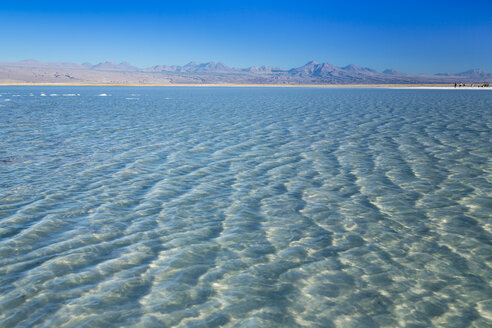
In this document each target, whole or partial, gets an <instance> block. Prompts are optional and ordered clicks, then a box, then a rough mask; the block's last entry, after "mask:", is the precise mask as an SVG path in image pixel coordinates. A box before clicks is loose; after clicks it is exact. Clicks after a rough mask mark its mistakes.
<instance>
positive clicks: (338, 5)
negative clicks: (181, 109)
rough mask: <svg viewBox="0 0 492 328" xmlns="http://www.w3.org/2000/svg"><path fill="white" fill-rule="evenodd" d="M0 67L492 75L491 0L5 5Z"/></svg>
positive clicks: (0, 19) (0, 14) (0, 20)
mask: <svg viewBox="0 0 492 328" xmlns="http://www.w3.org/2000/svg"><path fill="white" fill-rule="evenodd" d="M0 31H1V39H0V40H1V46H0V61H17V60H22V59H37V60H41V61H71V62H78V63H82V62H85V61H89V62H92V63H97V62H101V61H106V60H113V61H117V62H120V61H128V62H130V63H131V64H133V65H136V66H139V67H146V66H151V65H155V64H178V65H183V64H186V63H187V62H189V61H197V62H206V61H220V62H223V63H225V64H227V65H229V66H235V67H247V66H251V65H262V64H265V65H272V66H280V67H282V68H291V67H297V66H301V65H303V64H305V63H306V62H307V61H309V60H311V59H314V60H316V61H318V62H330V63H333V64H335V65H338V66H345V65H348V64H351V63H353V64H357V65H361V66H366V67H371V68H374V69H377V70H383V69H386V68H394V69H397V70H400V71H403V72H408V73H421V72H425V73H438V72H461V71H464V70H467V69H470V68H482V69H484V70H487V71H489V72H492V0H485V1H484V0H476V1H470V0H463V1H454V0H449V1H432V0H427V1H421V0H413V1H397V0H395V1H377V0H374V1H370V0H367V1H358V0H352V1H351V0H343V1H310V0H304V1H288V0H285V1H256V0H250V1H234V0H229V1H159V2H157V1H146V0H140V1H134V2H131V3H130V2H124V1H103V0H100V1H92V0H87V1H75V0H74V1H70V0H65V1H22V0H17V1H12V0H0Z"/></svg>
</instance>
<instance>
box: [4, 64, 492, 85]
mask: <svg viewBox="0 0 492 328" xmlns="http://www.w3.org/2000/svg"><path fill="white" fill-rule="evenodd" d="M491 81H492V74H491V73H488V72H486V71H483V70H481V69H471V70H468V71H465V72H461V73H455V74H449V73H444V74H442V73H441V74H435V75H430V74H406V73H402V72H398V71H396V70H393V69H387V70H384V71H382V72H379V71H376V70H374V69H371V68H367V67H360V66H357V65H354V64H350V65H347V66H344V67H338V66H335V65H333V64H330V63H318V62H316V61H310V62H308V63H306V64H305V65H303V66H300V67H295V68H292V69H289V70H284V69H282V68H279V67H272V66H252V67H247V68H234V67H229V66H227V65H225V64H223V63H220V62H207V63H196V62H190V63H188V64H186V65H184V66H179V65H155V66H152V67H147V68H138V67H135V66H133V65H131V64H129V63H127V62H122V63H119V64H117V63H114V62H112V61H106V62H102V63H98V64H95V65H92V64H91V63H83V64H76V63H70V62H66V63H65V62H63V63H49V62H40V61H36V60H32V59H30V60H22V61H19V62H13V63H8V62H0V82H3V83H15V82H31V83H36V82H37V83H43V82H45V83H57V82H58V83H67V82H69V83H143V84H157V83H175V84H180V83H212V84H213V83H239V84H399V83H401V84H417V83H455V82H458V83H483V82H491Z"/></svg>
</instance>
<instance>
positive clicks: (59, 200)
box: [0, 87, 492, 327]
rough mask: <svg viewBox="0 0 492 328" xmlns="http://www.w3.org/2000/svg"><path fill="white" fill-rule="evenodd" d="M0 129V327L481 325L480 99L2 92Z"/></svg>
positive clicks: (491, 166)
mask: <svg viewBox="0 0 492 328" xmlns="http://www.w3.org/2000/svg"><path fill="white" fill-rule="evenodd" d="M103 94H104V95H105V96H103ZM0 132H1V136H2V137H1V138H0V192H1V193H0V218H1V219H0V326H1V327H108V326H110V327H122V326H134V327H203V326H206V327H218V326H225V327H491V326H492V92H488V91H472V90H390V89H316V88H301V89H285V88H130V87H114V88H111V87H1V88H0Z"/></svg>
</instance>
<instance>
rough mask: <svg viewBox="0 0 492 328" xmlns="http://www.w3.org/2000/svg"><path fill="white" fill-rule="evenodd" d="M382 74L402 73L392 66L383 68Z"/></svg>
mask: <svg viewBox="0 0 492 328" xmlns="http://www.w3.org/2000/svg"><path fill="white" fill-rule="evenodd" d="M383 73H384V74H388V75H402V74H403V73H402V72H399V71H397V70H395V69H393V68H388V69H385V70H384V71H383Z"/></svg>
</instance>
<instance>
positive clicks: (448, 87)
mask: <svg viewBox="0 0 492 328" xmlns="http://www.w3.org/2000/svg"><path fill="white" fill-rule="evenodd" d="M0 86H81V87H86V86H89V87H90V86H92V87H103V86H104V87H234V88H237V87H263V88H264V87H267V88H394V89H400V88H402V89H445V90H492V87H479V86H473V87H471V86H466V87H454V84H234V83H230V84H226V83H224V84H195V83H189V84H171V83H166V84H157V83H156V84H150V83H28V82H25V83H21V82H17V83H16V82H13V83H8V82H7V83H0Z"/></svg>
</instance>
